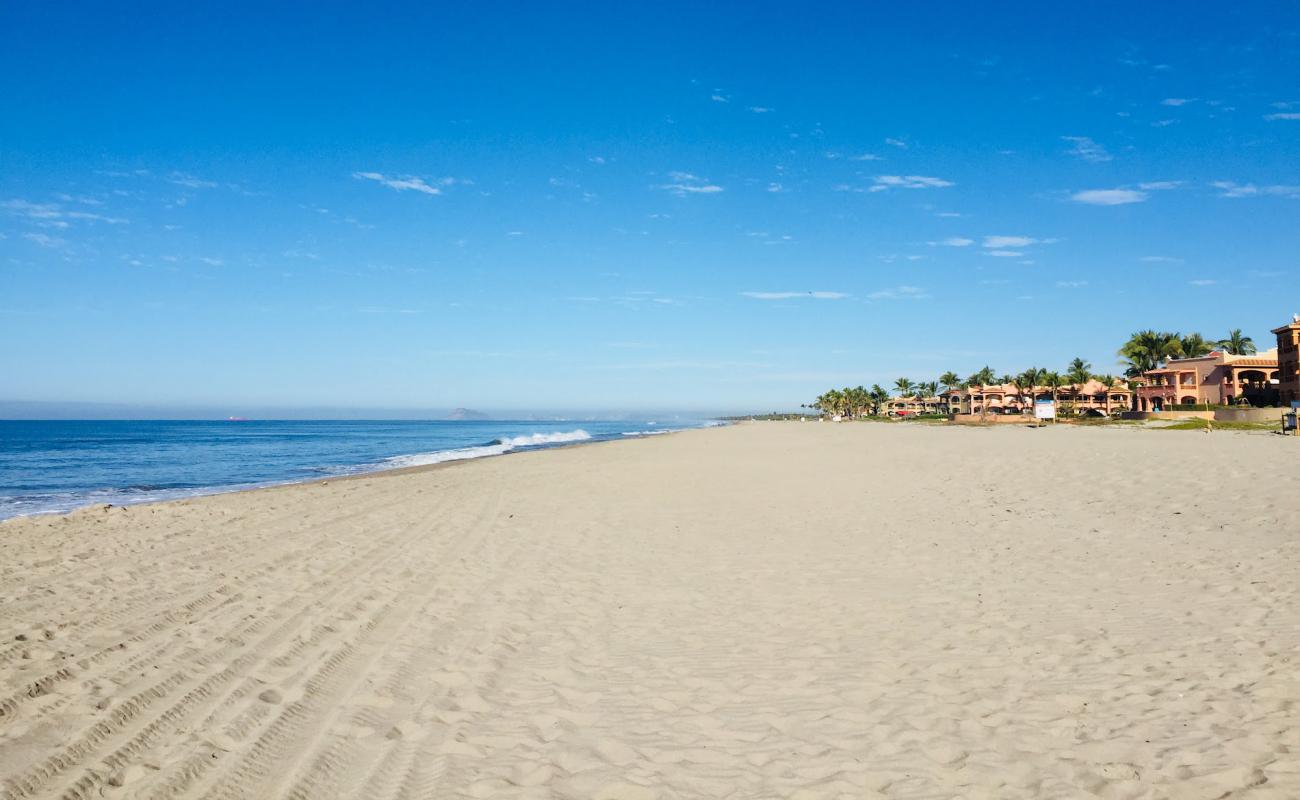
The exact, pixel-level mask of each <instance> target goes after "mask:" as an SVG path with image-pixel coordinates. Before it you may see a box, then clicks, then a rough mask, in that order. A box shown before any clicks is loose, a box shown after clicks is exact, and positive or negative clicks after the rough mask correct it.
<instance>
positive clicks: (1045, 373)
mask: <svg viewBox="0 0 1300 800" xmlns="http://www.w3.org/2000/svg"><path fill="white" fill-rule="evenodd" d="M1216 349H1217V350H1222V351H1223V352H1226V353H1230V354H1232V355H1251V354H1253V353H1255V352H1256V350H1255V343H1254V341H1252V340H1251V338H1250V337H1249V336H1243V335H1242V333H1241V329H1240V328H1236V329H1233V330H1231V331H1229V332H1228V336H1227V337H1225V338H1223V339H1219V340H1216V341H1210V340H1208V339H1206V338H1205V337H1204V336H1202V335H1201V334H1199V333H1189V334H1186V335H1183V334H1179V333H1166V332H1158V331H1153V330H1143V331H1138V332H1137V333H1134V334H1133V335H1132V336H1130V337H1129V339H1128V341H1127V342H1125V343H1124V346H1123V347H1121V348H1120V350H1119V356H1120V358H1121V364H1122V365H1123V366H1124V376H1125V377H1126V378H1128V379H1129V380H1128V381H1127V383H1128V387H1129V388H1130V389H1131V388H1133V387H1134V385H1135V384H1134V382H1133V380H1132V379H1134V378H1137V377H1138V376H1140V375H1141V374H1142V373H1144V372H1147V371H1149V370H1153V369H1158V368H1159V367H1161V366H1163V365H1164V364H1165V363H1166V362H1168V361H1169V360H1170V359H1174V358H1197V357H1198V356H1204V355H1208V354H1209V353H1211V352H1212V351H1214V350H1216ZM1091 380H1096V381H1098V382H1100V383H1102V384H1103V385H1105V386H1107V387H1110V386H1114V385H1115V384H1116V383H1119V382H1121V381H1123V378H1120V377H1118V376H1115V375H1110V374H1105V373H1095V372H1093V371H1092V365H1091V364H1089V363H1088V362H1087V361H1085V360H1083V359H1082V358H1075V359H1074V360H1073V361H1071V362H1070V364H1069V365H1068V366H1067V367H1066V368H1065V370H1063V371H1061V372H1056V371H1053V370H1049V369H1046V368H1043V367H1030V368H1029V369H1027V370H1024V371H1023V372H1020V373H1016V374H1009V373H1004V374H1002V375H999V374H997V373H996V372H994V370H993V369H992V368H991V367H988V366H985V367H984V368H983V369H980V370H979V371H977V372H975V373H973V374H971V375H969V376H967V377H966V378H962V377H961V376H959V375H958V374H957V373H955V372H953V371H951V370H949V371H948V372H945V373H943V374H942V375H940V376H939V378H938V380H933V381H921V382H919V383H918V382H913V381H912V380H911V379H910V378H899V379H897V380H896V381H894V387H893V388H894V392H896V393H897V394H891V393H890V391H889V390H888V389H886V388H884V387H883V386H881V385H880V384H878V383H877V384H873V385H872V386H871V388H867V387H864V386H852V387H850V386H846V387H844V388H842V389H828V390H827V391H825V392H823V393H822V394H820V395H818V396H817V399H815V400H814V401H813V402H811V403H807V404H805V405H804V406H803V407H804V408H809V409H813V410H815V411H820V412H821V413H824V414H831V415H835V416H842V417H862V416H868V415H871V416H876V415H879V414H880V413H881V412H882V411H883V410H884V409H885V405H886V404H887V403H888V402H889V401H890V400H893V399H895V398H899V399H908V398H912V399H915V400H918V401H920V400H923V399H924V398H926V397H934V396H936V395H938V394H939V391H940V387H942V389H943V390H944V391H952V390H955V389H969V388H972V387H983V386H993V385H1011V386H1014V387H1015V388H1016V390H1017V391H1018V392H1020V393H1021V395H1022V396H1024V395H1028V394H1031V393H1033V392H1034V391H1037V390H1040V389H1045V390H1047V391H1048V392H1050V393H1051V395H1052V400H1054V401H1056V400H1058V399H1059V397H1060V393H1061V391H1062V390H1064V389H1067V388H1068V389H1070V390H1071V392H1072V393H1073V394H1077V393H1078V392H1079V390H1080V389H1081V388H1082V387H1083V386H1084V385H1085V384H1087V383H1088V382H1089V381H1091ZM1064 410H1065V411H1066V413H1068V412H1069V409H1068V408H1067V409H1064Z"/></svg>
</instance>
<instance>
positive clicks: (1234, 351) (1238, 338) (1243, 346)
mask: <svg viewBox="0 0 1300 800" xmlns="http://www.w3.org/2000/svg"><path fill="white" fill-rule="evenodd" d="M1215 344H1216V345H1218V346H1219V347H1220V348H1222V349H1223V352H1225V353H1227V354H1228V355H1233V356H1253V355H1254V354H1255V353H1256V352H1257V351H1256V350H1255V341H1254V340H1253V339H1251V338H1250V337H1249V336H1242V335H1241V328H1233V329H1232V330H1230V331H1228V338H1226V339H1220V340H1219V341H1218V342H1216V343H1215Z"/></svg>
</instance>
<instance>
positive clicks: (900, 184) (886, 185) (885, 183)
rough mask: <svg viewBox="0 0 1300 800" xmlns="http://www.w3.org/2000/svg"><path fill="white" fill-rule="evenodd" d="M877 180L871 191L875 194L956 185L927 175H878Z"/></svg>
mask: <svg viewBox="0 0 1300 800" xmlns="http://www.w3.org/2000/svg"><path fill="white" fill-rule="evenodd" d="M875 180H876V185H875V186H873V187H871V189H870V191H873V192H883V191H885V190H887V189H939V188H943V187H945V186H954V185H956V184H954V183H953V182H952V181H946V180H944V179H943V178H931V177H928V176H926V175H877V176H876V178H875Z"/></svg>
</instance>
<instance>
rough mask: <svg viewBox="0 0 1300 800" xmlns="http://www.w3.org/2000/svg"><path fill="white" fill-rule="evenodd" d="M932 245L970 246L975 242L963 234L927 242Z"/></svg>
mask: <svg viewBox="0 0 1300 800" xmlns="http://www.w3.org/2000/svg"><path fill="white" fill-rule="evenodd" d="M926 244H928V245H931V246H932V247H969V246H971V245H973V244H975V240H974V239H966V238H963V237H961V236H949V237H948V238H947V239H940V240H939V241H937V242H926Z"/></svg>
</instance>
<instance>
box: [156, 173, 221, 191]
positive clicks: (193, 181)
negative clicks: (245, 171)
mask: <svg viewBox="0 0 1300 800" xmlns="http://www.w3.org/2000/svg"><path fill="white" fill-rule="evenodd" d="M167 182H168V183H174V184H176V185H177V186H184V187H185V188H187V189H215V188H217V186H219V185H220V184H218V183H217V182H216V181H205V180H203V179H202V178H196V177H194V176H193V175H190V174H189V173H186V172H173V173H172V174H170V175H168V176H167Z"/></svg>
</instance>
